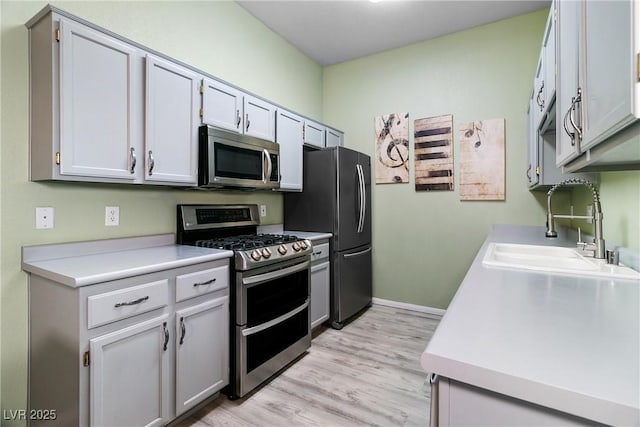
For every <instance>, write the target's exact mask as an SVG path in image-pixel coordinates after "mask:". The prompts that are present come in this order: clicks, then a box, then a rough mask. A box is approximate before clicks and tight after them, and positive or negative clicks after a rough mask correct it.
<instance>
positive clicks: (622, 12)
mask: <svg viewBox="0 0 640 427" xmlns="http://www.w3.org/2000/svg"><path fill="white" fill-rule="evenodd" d="M634 3H636V2H632V1H592V0H589V1H585V2H584V3H583V11H584V15H583V22H584V23H585V26H584V32H583V40H584V47H583V53H584V58H583V62H582V63H581V65H582V82H583V94H582V99H583V101H582V102H583V104H584V126H583V130H584V138H583V142H582V148H583V150H584V149H588V148H591V147H592V146H594V145H596V144H598V143H599V142H601V141H602V140H603V139H605V138H606V137H608V136H610V135H612V134H613V133H614V132H616V131H618V130H620V129H622V128H623V127H624V126H626V125H627V124H629V123H630V122H632V121H633V120H635V116H634V111H633V96H634V84H636V83H635V79H634V74H635V73H634V72H633V70H634V65H635V64H634V63H633V60H634V59H635V55H634V54H633V52H634V50H633V45H632V42H633V19H634V15H633V5H634Z"/></svg>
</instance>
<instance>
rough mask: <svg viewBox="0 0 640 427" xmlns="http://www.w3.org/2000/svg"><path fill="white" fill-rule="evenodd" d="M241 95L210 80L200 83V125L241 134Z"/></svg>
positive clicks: (227, 86) (231, 88) (226, 86)
mask: <svg viewBox="0 0 640 427" xmlns="http://www.w3.org/2000/svg"><path fill="white" fill-rule="evenodd" d="M242 102H243V94H242V92H240V91H239V90H237V89H235V88H233V87H231V86H229V85H226V84H224V83H221V82H219V81H216V80H212V79H204V80H203V82H202V123H203V124H206V125H211V126H215V127H219V128H222V129H226V130H230V131H233V132H239V133H242V129H243V117H244V114H243V111H242V110H243V106H242Z"/></svg>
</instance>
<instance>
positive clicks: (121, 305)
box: [114, 295, 149, 308]
mask: <svg viewBox="0 0 640 427" xmlns="http://www.w3.org/2000/svg"><path fill="white" fill-rule="evenodd" d="M148 299H149V295H147V296H145V297H142V298H138V299H137V300H134V301H127V302H119V303H117V304H116V305H114V307H115V308H119V307H124V306H125V305H138V304H142V303H143V302H145V301H146V300H148Z"/></svg>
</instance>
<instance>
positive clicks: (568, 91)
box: [556, 1, 581, 166]
mask: <svg viewBox="0 0 640 427" xmlns="http://www.w3.org/2000/svg"><path fill="white" fill-rule="evenodd" d="M556 8H557V13H558V21H557V26H558V40H557V49H558V56H557V58H558V78H557V80H556V124H557V127H558V134H557V140H556V164H557V165H558V166H560V165H562V164H564V163H566V162H568V161H569V160H572V159H574V158H575V157H577V156H578V154H579V153H580V148H579V140H580V139H579V135H578V134H577V132H576V130H575V127H574V126H573V125H572V120H573V123H574V124H575V125H576V126H577V125H578V124H579V120H580V115H579V111H580V110H579V106H580V105H579V103H576V99H577V97H578V88H579V86H580V85H579V82H578V64H579V54H578V53H579V43H578V41H579V31H580V27H579V20H580V12H581V5H580V3H579V2H577V1H559V2H557V4H556Z"/></svg>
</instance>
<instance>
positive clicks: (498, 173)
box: [460, 119, 505, 200]
mask: <svg viewBox="0 0 640 427" xmlns="http://www.w3.org/2000/svg"><path fill="white" fill-rule="evenodd" d="M504 122H505V120H504V119H491V120H482V121H478V122H470V123H464V124H462V125H460V200H504V187H505V183H504V171H505V151H504V147H505V145H504V144H505V139H504V128H505V125H504Z"/></svg>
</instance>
